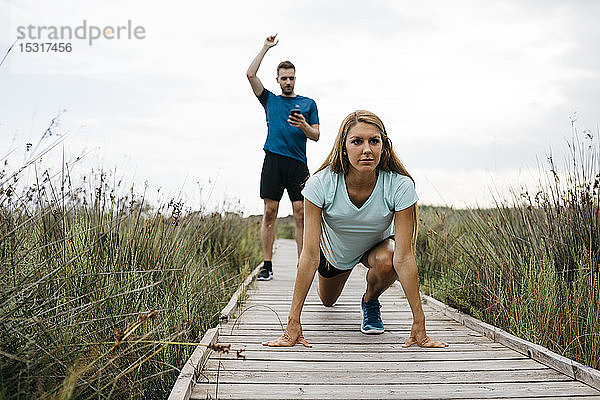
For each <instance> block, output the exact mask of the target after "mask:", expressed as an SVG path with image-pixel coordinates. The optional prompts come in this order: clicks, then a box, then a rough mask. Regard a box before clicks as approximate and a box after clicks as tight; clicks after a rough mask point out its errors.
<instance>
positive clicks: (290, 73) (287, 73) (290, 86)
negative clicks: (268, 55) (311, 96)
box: [277, 68, 296, 96]
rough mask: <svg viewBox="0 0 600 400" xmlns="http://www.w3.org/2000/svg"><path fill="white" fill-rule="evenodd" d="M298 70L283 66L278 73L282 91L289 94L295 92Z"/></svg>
mask: <svg viewBox="0 0 600 400" xmlns="http://www.w3.org/2000/svg"><path fill="white" fill-rule="evenodd" d="M295 75H296V71H295V70H294V69H293V68H281V69H280V70H279V74H278V75H277V82H278V83H279V86H281V92H282V93H283V94H284V95H286V96H288V95H290V94H292V93H294V84H295V83H296V76H295Z"/></svg>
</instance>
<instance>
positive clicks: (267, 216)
mask: <svg viewBox="0 0 600 400" xmlns="http://www.w3.org/2000/svg"><path fill="white" fill-rule="evenodd" d="M263 200H264V202H265V212H264V213H263V219H262V226H261V227H260V237H261V239H262V250H263V260H265V261H271V259H272V258H273V242H274V241H275V222H276V221H277V211H278V210H279V202H278V201H275V200H271V199H263Z"/></svg>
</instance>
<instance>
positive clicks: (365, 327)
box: [360, 297, 385, 335]
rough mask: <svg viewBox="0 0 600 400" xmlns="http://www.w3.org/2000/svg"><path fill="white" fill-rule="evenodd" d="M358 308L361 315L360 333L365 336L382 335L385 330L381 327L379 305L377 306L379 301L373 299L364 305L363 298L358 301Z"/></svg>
mask: <svg viewBox="0 0 600 400" xmlns="http://www.w3.org/2000/svg"><path fill="white" fill-rule="evenodd" d="M360 306H361V307H360V308H361V313H362V324H361V325H360V331H361V332H362V333H366V334H367V335H378V334H380V333H383V331H384V330H385V328H384V327H383V321H382V320H381V304H379V300H377V299H373V300H370V301H369V302H368V303H365V298H364V297H363V298H362V299H361V301H360Z"/></svg>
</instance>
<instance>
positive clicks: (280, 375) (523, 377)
mask: <svg viewBox="0 0 600 400" xmlns="http://www.w3.org/2000/svg"><path fill="white" fill-rule="evenodd" d="M217 375H218V379H219V382H220V383H247V384H258V383H262V384H270V383H273V382H287V383H297V384H301V383H305V382H310V384H322V385H325V384H332V385H348V384H352V383H356V382H361V383H363V384H365V385H371V384H377V383H381V380H382V379H381V371H373V370H369V371H366V370H364V369H362V370H358V371H344V373H343V374H324V373H323V372H320V371H295V370H294V371H227V370H220V371H218V372H217V371H216V370H215V369H212V370H209V371H204V374H203V376H202V377H201V378H202V381H201V382H202V383H214V382H215V381H216V380H217ZM544 381H548V382H550V381H553V382H557V381H571V379H570V378H569V377H568V376H566V375H564V374H560V373H558V372H556V371H555V370H553V369H551V368H543V369H523V370H503V371H496V370H493V371H437V372H435V374H433V373H431V372H430V371H402V372H401V373H397V374H389V375H388V376H386V378H385V383H386V384H419V383H420V384H425V383H480V384H481V383H499V382H544Z"/></svg>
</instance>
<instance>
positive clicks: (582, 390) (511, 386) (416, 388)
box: [192, 382, 598, 400]
mask: <svg viewBox="0 0 600 400" xmlns="http://www.w3.org/2000/svg"><path fill="white" fill-rule="evenodd" d="M214 389H215V387H214V385H212V384H198V385H196V387H195V388H194V392H193V393H192V399H206V394H207V393H209V394H210V393H214ZM218 393H219V399H245V400H250V399H278V400H279V399H321V400H327V399H382V398H386V399H407V398H411V399H414V398H419V399H440V398H444V399H464V398H472V397H479V398H486V399H493V398H494V397H500V396H502V397H506V394H507V393H510V395H511V396H513V397H527V398H543V397H546V395H547V394H549V393H548V384H547V383H546V382H518V383H512V382H511V383H486V384H478V383H474V384H451V383H428V384H424V385H421V384H379V385H364V384H350V385H349V384H346V385H311V384H302V385H298V384H282V383H280V384H270V385H248V384H236V383H225V384H219V392H218ZM552 395H553V396H571V397H579V396H585V395H595V396H597V395H598V392H597V391H595V390H594V389H592V388H590V387H589V386H587V385H585V384H583V383H580V382H552Z"/></svg>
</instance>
